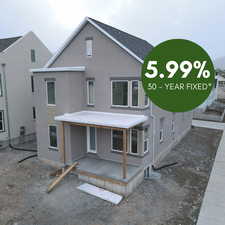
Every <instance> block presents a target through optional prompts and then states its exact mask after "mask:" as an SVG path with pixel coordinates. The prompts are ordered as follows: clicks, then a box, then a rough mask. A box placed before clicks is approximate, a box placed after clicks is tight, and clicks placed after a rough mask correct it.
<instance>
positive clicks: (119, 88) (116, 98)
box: [112, 81, 128, 106]
mask: <svg viewBox="0 0 225 225" xmlns="http://www.w3.org/2000/svg"><path fill="white" fill-rule="evenodd" d="M112 105H114V106H128V81H112Z"/></svg>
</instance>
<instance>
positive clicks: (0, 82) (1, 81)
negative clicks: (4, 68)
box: [0, 73, 4, 97]
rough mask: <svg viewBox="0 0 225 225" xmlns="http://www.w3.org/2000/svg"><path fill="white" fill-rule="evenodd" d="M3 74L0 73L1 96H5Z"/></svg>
mask: <svg viewBox="0 0 225 225" xmlns="http://www.w3.org/2000/svg"><path fill="white" fill-rule="evenodd" d="M3 96H4V95H3V76H2V74H1V73H0V97H3Z"/></svg>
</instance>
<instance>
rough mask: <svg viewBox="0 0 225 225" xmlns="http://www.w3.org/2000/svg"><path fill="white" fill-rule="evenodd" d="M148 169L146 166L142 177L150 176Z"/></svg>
mask: <svg viewBox="0 0 225 225" xmlns="http://www.w3.org/2000/svg"><path fill="white" fill-rule="evenodd" d="M150 171H151V170H150V167H149V166H148V167H147V168H146V169H145V170H144V177H145V178H148V177H149V176H150Z"/></svg>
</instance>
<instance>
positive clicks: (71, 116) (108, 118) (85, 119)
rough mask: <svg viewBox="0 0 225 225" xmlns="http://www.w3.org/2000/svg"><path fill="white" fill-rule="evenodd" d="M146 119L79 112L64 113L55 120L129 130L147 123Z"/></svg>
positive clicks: (125, 115) (105, 113) (145, 117)
mask: <svg viewBox="0 0 225 225" xmlns="http://www.w3.org/2000/svg"><path fill="white" fill-rule="evenodd" d="M147 119H148V117H147V116H144V115H133V114H125V113H124V114H122V113H108V112H97V111H80V112H74V113H66V114H64V115H60V116H56V117H55V120H57V121H63V122H71V123H78V124H84V125H87V126H88V125H96V126H103V127H114V128H124V129H129V128H131V127H134V126H136V125H138V124H140V123H143V122H145V121H147Z"/></svg>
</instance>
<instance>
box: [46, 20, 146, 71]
mask: <svg viewBox="0 0 225 225" xmlns="http://www.w3.org/2000/svg"><path fill="white" fill-rule="evenodd" d="M88 22H89V23H90V24H92V25H93V26H94V27H95V28H97V29H98V30H99V31H100V32H102V33H103V34H105V35H106V36H107V37H108V38H110V39H111V40H112V41H113V42H115V43H116V44H117V45H119V46H120V47H121V48H122V49H124V50H125V51H126V52H127V53H128V54H130V55H131V56H133V57H134V58H135V59H136V60H137V61H139V62H140V63H142V64H143V63H144V61H143V60H142V59H140V58H139V57H138V56H137V55H136V54H135V53H134V52H132V51H131V50H130V49H128V48H127V47H126V46H124V45H123V44H122V43H120V42H119V41H117V40H116V39H115V38H114V37H112V36H111V35H110V34H109V33H107V32H106V31H105V30H103V29H102V28H101V27H100V26H98V25H97V24H96V23H95V22H94V21H92V19H90V18H88V17H85V19H84V20H83V21H82V22H81V23H80V25H79V26H78V27H77V29H76V30H75V31H74V32H73V33H72V35H71V36H70V37H69V38H68V39H67V40H66V41H65V43H64V44H63V45H62V47H61V48H59V50H58V51H57V52H56V53H55V54H54V55H53V56H52V57H51V58H50V60H49V61H48V62H47V63H46V64H45V66H44V68H48V67H50V66H51V65H52V64H53V63H54V62H55V60H56V59H57V58H58V57H59V56H60V55H61V53H62V52H63V51H64V50H65V48H66V47H67V46H68V45H69V44H70V43H71V41H72V40H73V39H74V38H75V37H76V36H77V35H78V34H79V32H80V31H81V30H82V29H83V27H84V26H85V25H86V24H87V23H88Z"/></svg>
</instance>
